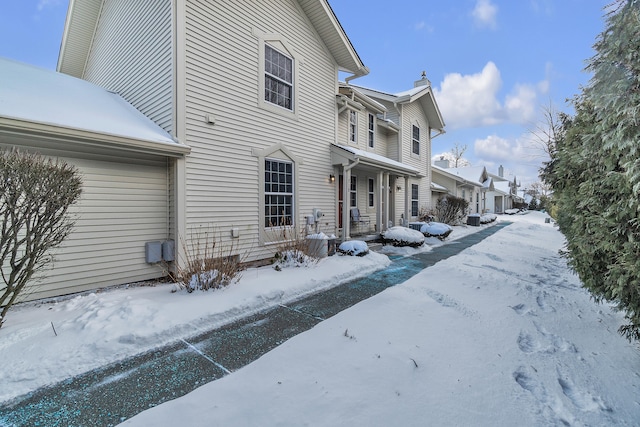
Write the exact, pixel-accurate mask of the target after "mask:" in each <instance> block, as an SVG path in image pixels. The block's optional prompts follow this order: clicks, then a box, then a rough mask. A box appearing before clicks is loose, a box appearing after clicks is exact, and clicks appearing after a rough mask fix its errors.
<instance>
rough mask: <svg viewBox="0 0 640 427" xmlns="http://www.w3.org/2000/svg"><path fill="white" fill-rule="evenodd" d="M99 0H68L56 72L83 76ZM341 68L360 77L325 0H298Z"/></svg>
mask: <svg viewBox="0 0 640 427" xmlns="http://www.w3.org/2000/svg"><path fill="white" fill-rule="evenodd" d="M102 3H103V0H81V1H80V0H70V3H69V9H68V11H67V19H66V22H65V26H64V33H63V35H62V44H61V46H60V54H59V56H58V67H57V69H58V71H60V72H62V73H65V74H69V75H72V76H75V77H83V74H84V69H85V64H86V62H87V58H88V56H89V51H90V50H91V43H92V41H93V36H94V31H95V28H96V24H97V22H98V16H99V14H100V10H101V8H102ZM298 4H299V5H300V7H301V8H302V10H303V11H304V13H305V14H306V15H307V17H308V18H309V20H310V21H311V24H312V25H313V26H314V28H315V30H316V31H317V33H318V35H319V36H320V38H321V39H322V41H323V42H324V45H325V46H326V47H327V49H328V50H329V52H330V53H331V55H332V56H333V58H334V59H335V61H336V63H337V64H338V67H339V69H340V70H341V71H346V72H350V73H353V74H354V76H363V75H366V74H368V73H369V69H368V68H367V67H366V66H365V65H364V64H363V62H362V60H361V59H360V57H359V56H358V53H357V52H356V50H355V48H354V47H353V45H352V44H351V41H350V40H349V38H348V37H347V34H346V33H345V31H344V29H343V28H342V25H340V22H339V21H338V18H336V15H335V14H334V13H333V10H332V9H331V6H329V3H328V2H327V0H298Z"/></svg>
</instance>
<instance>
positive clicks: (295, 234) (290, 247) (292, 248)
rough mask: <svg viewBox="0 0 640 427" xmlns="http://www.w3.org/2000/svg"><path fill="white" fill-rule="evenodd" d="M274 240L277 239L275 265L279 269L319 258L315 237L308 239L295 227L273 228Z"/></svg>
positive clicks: (313, 261)
mask: <svg viewBox="0 0 640 427" xmlns="http://www.w3.org/2000/svg"><path fill="white" fill-rule="evenodd" d="M271 237H272V239H271V240H272V241H277V242H278V243H277V245H276V247H277V249H276V253H275V255H274V256H273V265H274V267H273V268H275V269H276V270H277V271H280V270H282V269H283V268H286V267H302V266H306V265H309V264H312V263H315V262H317V261H318V259H319V253H318V249H317V247H316V246H315V245H314V244H315V243H316V242H315V239H308V238H307V237H306V236H304V235H303V233H301V232H299V231H298V230H297V229H296V228H295V227H278V228H274V229H272V236H271Z"/></svg>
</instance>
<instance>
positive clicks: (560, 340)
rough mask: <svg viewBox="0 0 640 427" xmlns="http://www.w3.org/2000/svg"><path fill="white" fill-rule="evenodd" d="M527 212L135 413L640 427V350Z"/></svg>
mask: <svg viewBox="0 0 640 427" xmlns="http://www.w3.org/2000/svg"><path fill="white" fill-rule="evenodd" d="M545 217H546V216H545V215H544V214H541V213H538V212H530V213H529V214H527V215H522V216H520V215H517V216H514V217H510V218H509V219H511V218H513V220H514V221H516V223H515V224H513V225H511V226H509V227H507V228H505V229H503V230H501V231H500V232H498V233H497V234H495V235H493V236H490V237H488V238H487V239H485V240H484V241H483V242H481V243H479V244H478V245H476V246H474V247H472V248H470V249H467V250H465V251H463V252H462V253H461V254H460V255H457V256H455V257H452V258H449V259H448V260H445V261H442V262H440V263H438V264H436V265H435V266H433V267H431V268H428V269H425V270H424V271H423V272H421V273H420V274H418V275H417V276H414V277H413V278H412V279H410V280H409V281H407V282H405V283H403V284H401V285H399V286H396V287H393V288H389V289H388V290H386V291H384V292H382V293H381V294H379V295H377V296H374V297H372V298H370V299H368V300H365V301H363V302H361V303H359V304H358V305H356V306H354V307H352V308H351V309H348V310H346V311H344V312H342V313H340V314H338V315H336V316H334V317H332V318H330V319H328V320H326V321H324V322H322V323H320V324H318V325H317V326H316V327H315V328H313V329H312V330H310V331H308V332H305V333H303V334H300V335H298V336H296V337H294V338H292V339H290V340H289V341H287V342H285V343H284V344H283V345H281V346H280V347H278V348H276V349H274V350H272V351H271V352H269V353H267V354H266V355H264V356H263V357H262V358H260V359H258V360H257V361H255V362H254V363H252V364H250V365H248V366H246V367H245V368H242V369H240V370H239V371H237V372H235V373H233V374H231V375H229V376H227V377H225V378H222V379H221V380H218V381H215V382H212V383H209V384H206V385H204V386H202V387H201V388H199V389H196V390H195V391H193V392H192V393H190V394H188V395H187V396H184V397H182V398H179V399H176V400H174V401H171V402H167V403H165V404H163V405H160V406H158V407H156V408H153V409H150V410H147V411H145V412H143V413H141V414H140V415H138V416H136V417H134V418H133V419H131V420H128V421H127V422H125V423H124V424H125V425H130V426H147V425H164V426H170V425H189V426H210V425H234V426H254V425H262V426H272V425H279V426H299V425H313V426H337V425H345V426H346V425H349V426H388V425H398V426H400V425H401V426H424V425H434V426H516V425H518V426H556V425H557V426H563V425H571V426H579V425H593V426H596V425H597V426H601V425H602V426H604V425H623V426H624V425H628V426H632V425H638V420H640V403H639V402H640V401H639V400H638V395H639V394H638V393H639V391H640V376H639V375H638V370H639V367H640V353H639V350H638V347H637V345H634V344H629V343H628V342H627V341H626V340H624V339H623V338H621V337H620V336H619V335H618V334H617V332H616V330H617V328H618V326H619V325H620V322H621V320H622V315H621V314H620V313H615V312H613V311H612V310H610V308H609V307H608V306H606V305H596V304H595V303H593V302H592V301H591V300H590V298H589V295H588V294H587V292H586V291H585V290H583V289H582V288H581V287H580V283H579V281H578V279H577V278H576V277H575V276H574V275H572V274H571V273H570V272H569V271H568V270H567V268H566V265H565V262H564V261H563V260H562V259H561V258H559V256H558V249H560V248H561V247H562V244H563V237H562V235H561V234H560V233H559V232H558V230H557V229H556V228H554V227H553V226H552V225H550V224H545V223H544V218H545Z"/></svg>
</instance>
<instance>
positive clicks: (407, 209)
mask: <svg viewBox="0 0 640 427" xmlns="http://www.w3.org/2000/svg"><path fill="white" fill-rule="evenodd" d="M410 214H411V188H409V177H408V176H405V177H404V222H405V223H404V224H402V225H404V226H405V227H408V226H409V220H410V218H411V215H410Z"/></svg>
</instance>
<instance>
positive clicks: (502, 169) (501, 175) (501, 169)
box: [498, 165, 504, 178]
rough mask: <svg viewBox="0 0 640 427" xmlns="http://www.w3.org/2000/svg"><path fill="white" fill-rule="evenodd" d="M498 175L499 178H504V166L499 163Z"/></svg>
mask: <svg viewBox="0 0 640 427" xmlns="http://www.w3.org/2000/svg"><path fill="white" fill-rule="evenodd" d="M498 176H499V177H500V178H504V168H503V167H502V165H500V167H499V168H498Z"/></svg>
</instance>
